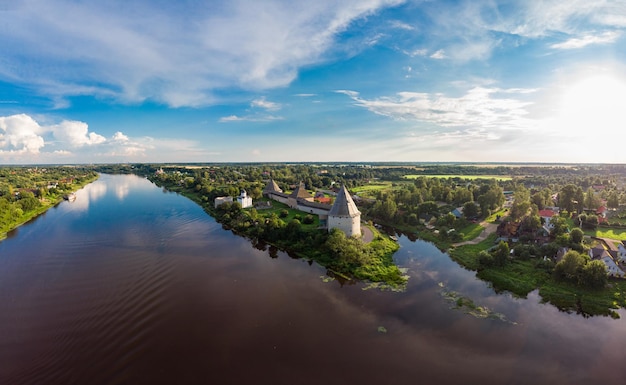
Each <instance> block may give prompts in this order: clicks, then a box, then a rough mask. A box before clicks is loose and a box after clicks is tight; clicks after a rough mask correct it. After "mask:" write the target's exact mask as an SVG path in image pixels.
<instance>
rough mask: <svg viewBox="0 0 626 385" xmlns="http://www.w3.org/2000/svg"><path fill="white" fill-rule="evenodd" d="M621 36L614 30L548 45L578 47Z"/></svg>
mask: <svg viewBox="0 0 626 385" xmlns="http://www.w3.org/2000/svg"><path fill="white" fill-rule="evenodd" d="M620 36H621V33H619V32H616V31H608V32H604V33H602V34H600V35H586V36H583V37H580V38H571V39H569V40H567V41H564V42H563V43H557V44H552V45H551V46H550V47H551V48H555V49H578V48H583V47H586V46H588V45H591V44H609V43H613V42H614V41H615V40H617V39H618V38H619V37H620Z"/></svg>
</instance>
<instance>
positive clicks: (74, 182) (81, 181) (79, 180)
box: [0, 167, 98, 239]
mask: <svg viewBox="0 0 626 385" xmlns="http://www.w3.org/2000/svg"><path fill="white" fill-rule="evenodd" d="M96 179H98V174H97V173H96V172H95V171H93V170H88V169H83V168H77V167H47V168H37V167H33V168H25V167H20V168H8V167H7V168H2V169H1V170H0V239H4V238H6V236H7V233H8V232H9V231H11V230H14V229H16V228H17V227H19V226H21V225H23V224H24V223H27V222H29V221H31V220H33V219H34V218H36V217H38V216H39V215H41V214H43V213H44V212H46V211H47V210H48V209H49V208H51V207H54V206H56V205H57V204H59V203H60V202H61V201H63V199H64V198H66V199H67V197H71V196H72V195H71V194H72V193H74V192H75V191H77V190H80V189H81V188H83V187H85V186H86V185H88V184H89V183H91V182H93V181H95V180H96Z"/></svg>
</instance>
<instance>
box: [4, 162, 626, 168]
mask: <svg viewBox="0 0 626 385" xmlns="http://www.w3.org/2000/svg"><path fill="white" fill-rule="evenodd" d="M133 164H149V165H163V166H166V165H169V166H177V165H213V164H225V165H228V164H232V165H248V164H250V165H299V164H307V165H331V166H333V165H344V164H347V165H357V166H358V165H373V164H375V165H400V166H403V165H409V166H410V165H457V166H474V165H489V166H490V165H493V166H518V165H524V166H626V162H625V163H591V162H578V163H575V162H497V161H496V162H453V161H450V162H445V161H441V162H439V161H407V162H402V161H375V162H369V161H354V162H353V161H350V162H343V161H302V162H291V161H267V162H261V161H249V162H246V161H240V162H220V161H211V162H103V163H95V162H91V163H24V164H17V163H16V164H0V167H32V166H59V167H62V166H104V165H133Z"/></svg>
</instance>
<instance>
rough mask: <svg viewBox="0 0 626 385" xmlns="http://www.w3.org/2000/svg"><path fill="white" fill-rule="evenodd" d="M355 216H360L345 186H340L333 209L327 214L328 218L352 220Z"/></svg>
mask: <svg viewBox="0 0 626 385" xmlns="http://www.w3.org/2000/svg"><path fill="white" fill-rule="evenodd" d="M357 215H361V212H360V211H359V209H358V208H357V207H356V204H354V201H353V200H352V197H351V196H350V193H349V192H348V189H346V186H341V189H340V190H339V193H338V194H337V199H335V203H334V204H333V207H332V208H331V209H330V211H329V212H328V216H333V217H350V218H354V217H356V216H357Z"/></svg>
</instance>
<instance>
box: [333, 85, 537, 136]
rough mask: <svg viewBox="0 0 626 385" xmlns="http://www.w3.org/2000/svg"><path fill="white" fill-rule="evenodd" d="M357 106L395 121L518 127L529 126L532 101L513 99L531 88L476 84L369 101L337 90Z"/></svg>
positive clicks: (348, 92) (457, 125)
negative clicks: (452, 92) (460, 91)
mask: <svg viewBox="0 0 626 385" xmlns="http://www.w3.org/2000/svg"><path fill="white" fill-rule="evenodd" d="M338 92H341V93H344V94H346V95H348V96H350V97H351V98H352V99H353V100H354V101H355V102H356V105H359V106H362V107H365V108H367V109H368V110H369V111H371V112H373V113H375V114H378V115H383V116H388V117H390V118H392V119H396V120H416V121H422V122H428V123H433V124H436V125H438V126H440V127H467V128H477V129H486V128H497V129H507V128H508V129H518V128H525V127H528V122H527V121H526V120H525V118H524V117H525V115H527V114H528V111H527V109H526V107H528V106H529V105H530V104H532V103H530V102H526V101H522V100H518V99H513V98H510V97H509V95H511V94H523V93H528V92H531V90H515V89H510V90H502V89H498V88H485V87H474V88H472V89H470V90H468V91H467V92H466V93H465V95H462V96H460V97H449V96H445V95H444V94H428V93H419V92H399V93H397V94H396V96H394V97H381V98H377V99H372V100H367V99H364V98H361V97H360V96H359V94H358V93H356V92H354V91H338Z"/></svg>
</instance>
